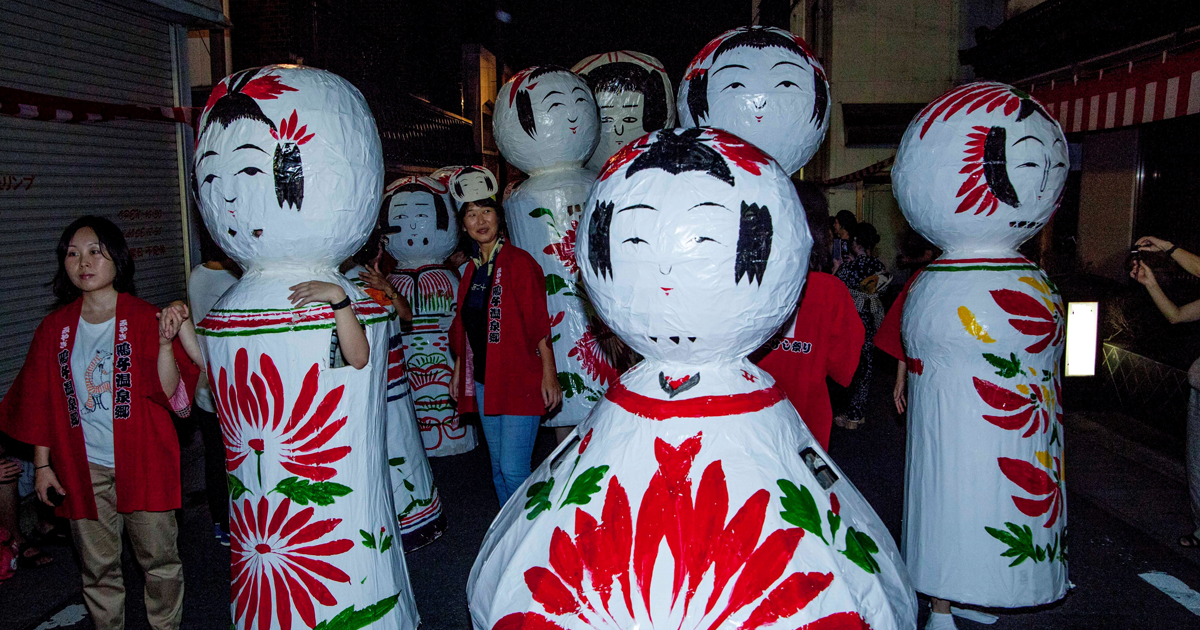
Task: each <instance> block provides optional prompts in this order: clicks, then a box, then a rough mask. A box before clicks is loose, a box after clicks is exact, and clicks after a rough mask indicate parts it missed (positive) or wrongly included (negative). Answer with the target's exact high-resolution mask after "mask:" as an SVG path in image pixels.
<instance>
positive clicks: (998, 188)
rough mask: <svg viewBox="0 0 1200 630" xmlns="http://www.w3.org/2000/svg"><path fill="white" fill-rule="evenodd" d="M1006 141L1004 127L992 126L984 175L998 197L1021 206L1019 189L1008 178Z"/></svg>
mask: <svg viewBox="0 0 1200 630" xmlns="http://www.w3.org/2000/svg"><path fill="white" fill-rule="evenodd" d="M1026 102H1032V101H1026ZM1006 142H1007V133H1006V132H1005V130H1004V127H992V128H991V129H989V130H988V134H987V139H986V140H984V143H983V176H984V178H985V179H986V180H987V185H988V188H990V189H991V190H992V194H993V195H995V197H996V199H999V200H1000V201H1001V203H1005V204H1008V205H1010V206H1012V207H1014V208H1020V207H1021V200H1020V199H1018V198H1017V189H1015V188H1013V185H1012V181H1011V180H1010V179H1009V178H1008V148H1007V146H1006V144H1005V143H1006Z"/></svg>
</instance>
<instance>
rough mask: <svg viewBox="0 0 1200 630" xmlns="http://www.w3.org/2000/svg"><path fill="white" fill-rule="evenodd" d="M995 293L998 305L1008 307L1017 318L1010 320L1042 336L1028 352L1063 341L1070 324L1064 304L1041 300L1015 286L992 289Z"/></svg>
mask: <svg viewBox="0 0 1200 630" xmlns="http://www.w3.org/2000/svg"><path fill="white" fill-rule="evenodd" d="M991 294H992V299H993V300H995V301H996V305H997V306H999V307H1000V308H1002V309H1004V312H1005V313H1008V314H1009V315H1015V316H1016V318H1013V319H1010V320H1008V323H1009V324H1010V325H1011V326H1012V327H1013V328H1016V329H1017V332H1019V333H1021V334H1023V335H1031V336H1034V337H1041V339H1039V340H1038V341H1036V342H1034V343H1033V344H1031V345H1030V346H1029V347H1028V348H1025V351H1026V352H1030V353H1032V354H1037V353H1039V352H1041V351H1042V350H1045V349H1046V347H1047V346H1057V345H1058V344H1060V343H1062V340H1063V334H1064V333H1065V332H1066V326H1065V325H1064V324H1063V320H1064V319H1065V318H1064V317H1063V312H1062V306H1061V305H1060V304H1058V303H1056V302H1054V301H1051V300H1049V299H1046V298H1043V300H1042V301H1041V302H1039V301H1038V300H1037V298H1035V297H1033V296H1031V295H1029V294H1026V293H1022V292H1021V291H1013V290H1012V289H996V290H994V291H991ZM1017 318H1022V319H1017ZM1025 318H1028V319H1025Z"/></svg>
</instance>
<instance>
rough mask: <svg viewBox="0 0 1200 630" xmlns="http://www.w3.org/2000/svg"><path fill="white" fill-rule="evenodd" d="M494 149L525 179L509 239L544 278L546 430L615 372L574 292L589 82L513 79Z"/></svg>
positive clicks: (537, 74) (581, 409) (544, 74)
mask: <svg viewBox="0 0 1200 630" xmlns="http://www.w3.org/2000/svg"><path fill="white" fill-rule="evenodd" d="M493 125H494V127H495V136H496V145H497V146H498V147H499V148H500V153H501V154H502V155H503V156H504V159H506V160H508V161H509V162H511V163H512V164H513V165H514V166H516V167H517V168H519V169H521V170H522V171H525V172H526V173H529V179H527V180H525V181H524V182H522V183H521V185H520V186H519V187H518V188H517V189H516V190H514V191H513V193H512V195H511V196H510V197H509V198H508V200H507V201H505V202H504V211H505V212H504V214H505V220H506V221H507V223H508V235H509V238H510V240H511V241H512V243H513V244H514V245H516V246H517V247H520V248H521V249H523V250H525V251H527V252H529V254H530V255H531V256H533V257H534V259H535V260H537V261H538V263H539V264H540V265H541V266H542V271H543V272H544V273H545V275H546V293H547V297H546V304H547V307H548V308H549V310H550V323H551V340H552V341H553V344H554V360H555V363H556V365H557V367H558V373H559V382H560V383H561V384H562V386H563V404H562V409H561V410H560V411H558V412H557V413H556V414H554V415H553V416H552V417H551V418H550V419H549V420H548V421H547V422H546V425H547V426H573V425H575V424H577V423H579V422H580V421H581V420H583V419H584V418H585V417H587V413H588V410H590V409H591V408H592V405H594V404H596V401H597V400H599V398H600V396H602V395H603V394H604V389H605V387H607V385H608V383H610V382H611V381H613V380H615V378H616V376H617V373H616V372H617V371H616V369H614V368H613V367H612V363H611V361H610V358H609V357H607V356H606V355H605V353H604V351H603V350H602V348H601V338H602V337H604V336H605V335H606V333H607V331H606V330H605V329H604V327H603V323H602V322H600V321H599V319H597V318H596V317H595V315H594V314H593V313H592V312H591V311H592V307H591V306H590V305H589V304H587V302H586V298H585V297H584V296H583V292H582V291H580V290H579V281H578V274H579V269H578V267H577V266H576V264H575V248H576V246H577V242H578V241H577V239H576V236H577V235H576V229H577V226H578V224H579V221H580V219H581V217H582V216H583V208H584V204H585V203H586V202H587V196H588V190H589V189H590V188H591V185H592V182H593V181H595V178H596V174H595V173H593V172H591V171H588V170H587V169H585V168H583V163H584V161H586V160H587V159H588V157H590V156H591V155H592V151H594V150H595V149H596V143H597V142H598V139H599V136H598V133H599V119H598V118H597V115H596V101H595V100H593V99H592V91H591V90H590V89H589V88H588V85H587V83H585V82H584V81H583V79H581V78H580V77H579V76H578V75H576V74H574V73H573V72H570V71H569V70H566V69H564V68H557V67H553V66H540V67H534V68H526V69H525V70H522V71H520V72H518V73H517V74H516V76H514V77H513V78H512V80H510V81H509V82H508V83H505V84H504V87H502V88H500V93H499V95H498V96H497V97H496V114H495V118H494V119H493Z"/></svg>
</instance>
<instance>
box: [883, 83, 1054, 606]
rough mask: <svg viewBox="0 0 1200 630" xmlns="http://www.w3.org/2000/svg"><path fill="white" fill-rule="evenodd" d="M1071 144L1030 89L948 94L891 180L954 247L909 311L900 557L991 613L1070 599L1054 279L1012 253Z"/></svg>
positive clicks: (915, 133)
mask: <svg viewBox="0 0 1200 630" xmlns="http://www.w3.org/2000/svg"><path fill="white" fill-rule="evenodd" d="M1066 162H1067V151H1066V145H1065V138H1064V137H1063V134H1062V130H1061V129H1060V128H1059V126H1058V123H1057V122H1055V121H1054V120H1052V119H1051V118H1050V117H1049V116H1048V115H1047V114H1046V113H1045V110H1044V109H1042V108H1041V105H1040V104H1038V103H1036V102H1035V101H1033V100H1032V99H1030V98H1029V97H1028V95H1027V94H1024V93H1022V92H1019V91H1017V90H1014V89H1013V88H1011V87H1009V86H1006V85H1001V84H997V83H975V84H969V85H966V86H962V87H959V88H956V89H955V90H952V91H951V92H948V93H947V94H946V95H943V96H942V97H940V98H939V99H937V100H935V101H934V102H933V103H931V104H930V105H929V106H928V107H926V109H925V110H924V111H923V112H921V113H920V114H919V115H918V116H917V118H916V119H915V120H914V121H913V123H912V124H911V125H910V126H909V128H908V131H907V132H906V133H905V137H904V140H903V142H902V144H901V147H900V151H899V153H898V155H897V158H896V165H895V167H894V169H893V171H892V177H893V180H894V182H895V185H896V197H897V199H898V200H899V201H900V204H901V208H902V209H903V210H904V213H905V216H906V217H907V218H908V220H909V222H910V223H911V224H912V225H913V226H914V227H915V228H916V229H917V230H918V231H920V232H921V234H922V235H923V236H925V237H926V238H927V239H929V240H930V241H932V242H933V243H935V244H937V245H938V246H939V247H941V248H943V249H945V250H946V253H945V254H944V255H943V256H942V257H941V258H939V259H938V260H936V261H934V262H933V263H932V264H930V265H929V266H928V267H927V268H926V269H925V270H924V271H922V272H921V276H920V277H919V278H917V280H916V282H914V284H913V286H912V289H911V293H910V295H909V298H908V300H907V301H906V302H905V306H904V308H905V311H904V320H903V337H904V344H905V351H906V354H907V355H908V357H909V361H908V370H909V374H908V401H909V412H908V413H909V431H908V463H907V470H906V475H905V532H904V537H903V543H904V545H903V546H904V552H905V559H906V560H907V562H908V566H909V571H910V573H911V574H912V578H913V584H914V586H915V587H916V588H917V590H918V591H920V592H923V593H927V594H929V595H932V596H935V597H939V598H943V599H948V600H951V601H954V602H962V603H968V604H975V605H981V606H995V607H1023V606H1035V605H1040V604H1045V603H1049V602H1053V601H1056V600H1058V599H1060V598H1062V597H1063V595H1064V594H1065V593H1066V591H1067V588H1068V586H1069V582H1068V581H1067V536H1066V532H1067V511H1066V489H1065V486H1064V482H1063V455H1062V454H1063V431H1062V405H1061V403H1060V387H1059V383H1060V378H1061V374H1060V367H1059V366H1060V364H1061V359H1062V351H1063V333H1064V327H1065V318H1064V315H1063V313H1064V311H1063V305H1062V300H1061V298H1060V296H1059V294H1058V290H1057V289H1056V288H1055V287H1054V285H1053V283H1052V282H1050V281H1049V279H1047V278H1046V276H1045V274H1043V273H1042V271H1041V270H1040V269H1038V268H1037V267H1036V266H1035V265H1033V264H1032V263H1030V262H1029V261H1028V260H1026V259H1024V258H1023V257H1021V256H1020V254H1018V253H1017V252H1016V247H1017V246H1018V245H1020V244H1021V243H1022V242H1023V241H1025V240H1026V239H1028V238H1029V237H1031V236H1033V235H1034V234H1036V233H1037V231H1038V230H1039V229H1041V227H1042V225H1043V224H1044V223H1045V221H1047V220H1048V219H1049V217H1050V216H1051V215H1052V214H1053V212H1054V210H1055V209H1056V208H1057V206H1058V201H1059V197H1060V195H1061V193H1062V189H1063V184H1064V182H1065V180H1066V175H1067V165H1066Z"/></svg>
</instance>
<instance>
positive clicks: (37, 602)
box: [0, 370, 1200, 630]
mask: <svg viewBox="0 0 1200 630" xmlns="http://www.w3.org/2000/svg"><path fill="white" fill-rule="evenodd" d="M879 373H881V374H890V372H889V371H887V370H880V372H879ZM890 386H891V383H890V379H889V378H887V377H886V376H884V377H882V378H880V379H878V381H877V382H876V383H875V384H874V387H873V392H872V400H873V406H874V409H875V414H874V415H873V417H872V419H871V420H870V421H869V422H868V423H867V424H866V425H865V426H864V427H862V428H860V429H858V430H857V431H845V430H842V429H838V428H835V429H834V433H833V437H832V440H831V442H832V444H831V453H830V454H831V456H832V457H833V459H834V460H835V461H837V463H838V464H839V465H840V466H841V467H842V469H843V470H844V471H845V472H846V474H847V475H848V476H849V477H850V478H851V479H852V480H853V481H854V482H855V484H856V485H857V486H858V488H859V490H861V491H862V493H863V495H865V496H866V498H867V499H868V500H869V501H870V502H871V503H872V505H873V506H874V507H875V509H876V511H877V512H878V513H879V515H880V517H881V518H882V519H883V521H884V522H885V523H886V524H887V525H888V527H889V528H890V529H891V531H892V533H893V535H894V536H897V537H898V536H899V533H900V520H901V515H902V509H903V490H904V479H903V458H904V429H903V427H902V426H901V425H899V424H898V422H897V420H896V419H895V414H894V412H890V411H889V405H890V398H891V395H890V394H891V392H890ZM1067 404H1068V409H1069V408H1070V401H1069V400H1068V401H1067ZM1097 420H1102V421H1097ZM1120 421H1126V422H1133V421H1132V420H1130V419H1123V418H1120V417H1115V416H1111V415H1110V416H1107V417H1103V418H1097V417H1096V416H1094V415H1092V414H1086V413H1070V412H1068V414H1067V418H1066V425H1067V426H1066V435H1067V450H1068V460H1067V461H1068V464H1067V466H1068V467H1067V470H1068V489H1069V490H1068V493H1067V495H1068V506H1069V517H1070V523H1071V526H1070V535H1071V538H1070V541H1071V542H1070V558H1071V564H1070V567H1071V568H1070V571H1071V573H1070V575H1071V581H1072V582H1073V583H1074V585H1075V588H1074V589H1073V590H1072V591H1071V593H1070V594H1069V595H1068V596H1067V597H1066V598H1065V599H1064V600H1063V601H1061V602H1059V603H1057V604H1054V605H1050V606H1045V607H1041V608H1037V609H1025V610H1020V611H1017V612H1011V611H1006V612H1004V614H1002V615H1001V617H1000V619H999V621H997V622H996V623H995V624H994V625H992V626H983V625H982V624H977V623H974V622H971V621H966V620H963V619H958V620H957V623H958V626H959V628H964V629H965V628H984V627H991V628H995V629H996V630H1008V629H1018V628H1019V629H1027V628H1028V629H1034V628H1059V629H1068V628H1081V629H1082V628H1110V627H1112V628H1116V627H1120V628H1155V629H1161V630H1170V629H1173V628H1180V629H1183V628H1197V627H1200V606H1198V605H1197V602H1200V595H1197V594H1196V593H1195V592H1194V591H1200V550H1189V549H1183V548H1181V547H1179V546H1178V545H1177V544H1176V543H1175V539H1177V538H1178V537H1179V535H1181V534H1182V533H1184V532H1186V531H1188V523H1189V515H1188V513H1187V509H1188V508H1187V487H1186V484H1185V483H1184V478H1183V476H1182V475H1183V468H1182V463H1181V462H1180V461H1179V460H1178V459H1176V458H1174V457H1173V456H1172V455H1171V454H1168V453H1162V452H1158V451H1154V450H1151V449H1149V448H1147V447H1145V446H1142V445H1141V444H1139V443H1136V442H1133V441H1131V440H1129V439H1126V438H1124V437H1121V435H1119V434H1118V433H1117V432H1114V431H1111V430H1110V429H1108V428H1106V425H1107V424H1110V423H1112V422H1120ZM552 447H553V437H552V434H551V432H549V431H542V433H541V434H540V435H539V442H538V446H537V449H536V452H535V457H538V458H541V457H544V456H545V455H546V454H548V453H549V452H550V450H551V449H552ZM200 455H201V448H200V443H199V436H198V435H197V437H196V438H195V441H193V443H192V444H191V445H190V446H188V447H187V448H186V449H185V453H184V458H185V461H184V470H185V481H184V488H185V494H186V496H185V500H184V503H185V507H184V509H183V510H182V520H181V526H180V546H181V550H182V555H183V562H184V569H185V572H186V580H187V587H186V588H187V590H186V597H185V602H184V615H183V628H184V630H202V629H203V630H223V629H224V628H227V627H229V612H228V611H229V608H228V597H229V581H228V576H229V569H228V567H229V550H228V549H227V548H225V547H221V546H220V545H219V544H218V543H217V542H216V541H215V540H214V539H213V537H212V533H211V532H212V526H211V523H210V521H209V518H208V513H207V508H206V507H205V505H204V501H203V494H202V492H201V490H202V484H203V481H202V470H201V460H200ZM431 464H432V466H433V473H434V476H435V478H436V480H437V484H438V488H439V490H440V492H441V494H442V499H443V502H444V505H445V509H446V515H447V519H448V521H449V525H450V527H449V530H448V531H447V532H446V534H445V535H444V536H443V537H442V538H441V539H439V540H438V541H436V542H435V543H433V544H431V545H429V546H428V547H425V548H423V549H420V550H418V551H416V552H413V553H411V554H409V556H408V558H407V560H408V568H409V573H410V577H411V579H412V585H413V590H414V591H415V594H416V599H417V605H418V607H419V609H420V612H421V619H422V628H426V629H428V630H443V629H455V630H460V629H466V628H469V627H470V618H469V615H468V612H467V608H466V596H465V593H464V585H465V583H466V579H467V575H468V573H469V572H470V569H471V564H472V562H473V561H474V558H475V551H476V549H477V548H478V546H479V543H480V541H481V540H482V538H483V535H484V533H485V532H486V531H487V528H488V525H489V524H490V523H491V519H492V517H493V516H494V515H495V513H496V511H497V510H498V506H497V504H496V499H495V495H494V494H493V490H492V486H491V482H490V477H489V475H490V469H489V463H488V458H487V452H486V450H484V449H483V448H479V449H476V450H475V451H473V452H471V453H467V454H464V455H459V456H455V457H449V458H436V459H432V460H431ZM51 551H53V552H54V556H55V562H54V564H53V565H51V566H50V567H47V568H43V569H38V570H23V571H20V572H18V574H17V576H16V577H15V578H13V579H12V580H10V581H9V582H7V583H5V584H3V585H2V586H0V630H34V629H38V630H48V629H49V628H71V629H72V630H86V629H90V628H91V627H92V624H91V622H90V621H89V620H88V619H87V617H86V615H85V614H84V608H83V600H82V597H81V595H80V590H79V577H78V573H77V572H76V571H77V569H76V566H75V564H74V561H73V559H72V557H71V552H70V550H69V549H67V548H65V547H59V548H54V549H52V550H51ZM139 573H140V571H139V570H138V569H137V567H136V565H135V564H134V563H133V561H132V559H131V558H130V557H129V556H128V554H126V561H125V575H126V579H127V588H128V591H129V592H130V593H133V594H134V595H132V596H130V597H129V599H128V608H127V618H126V621H127V627H128V628H130V629H131V630H140V629H143V628H146V627H147V624H146V619H145V616H144V608H143V606H142V602H141V597H140V591H141V583H142V582H141V578H140V575H139ZM1143 575H1148V578H1149V580H1151V581H1154V582H1155V583H1157V584H1159V585H1160V586H1164V588H1166V589H1167V590H1171V588H1170V585H1171V584H1177V582H1176V581H1178V582H1182V584H1183V585H1185V587H1186V588H1188V589H1191V590H1192V591H1193V592H1191V593H1190V595H1189V594H1188V592H1187V591H1186V590H1184V591H1183V592H1182V593H1177V597H1179V598H1180V599H1182V600H1183V602H1184V603H1179V602H1177V601H1176V600H1174V599H1172V597H1171V596H1169V595H1168V594H1167V593H1166V592H1164V590H1160V588H1158V587H1156V586H1154V585H1152V584H1151V582H1150V581H1148V580H1147V578H1146V577H1142V576H1143ZM1165 576H1170V577H1169V578H1168V577H1165ZM1170 578H1174V580H1172V579H1170ZM1189 598H1190V599H1189ZM1185 604H1190V605H1191V606H1192V609H1191V610H1189V608H1188V607H1187V606H1186V605H1185ZM996 612H1000V611H996ZM927 614H928V608H927V607H925V608H924V610H923V612H922V619H921V621H922V623H923V622H924V617H925V615H927Z"/></svg>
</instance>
